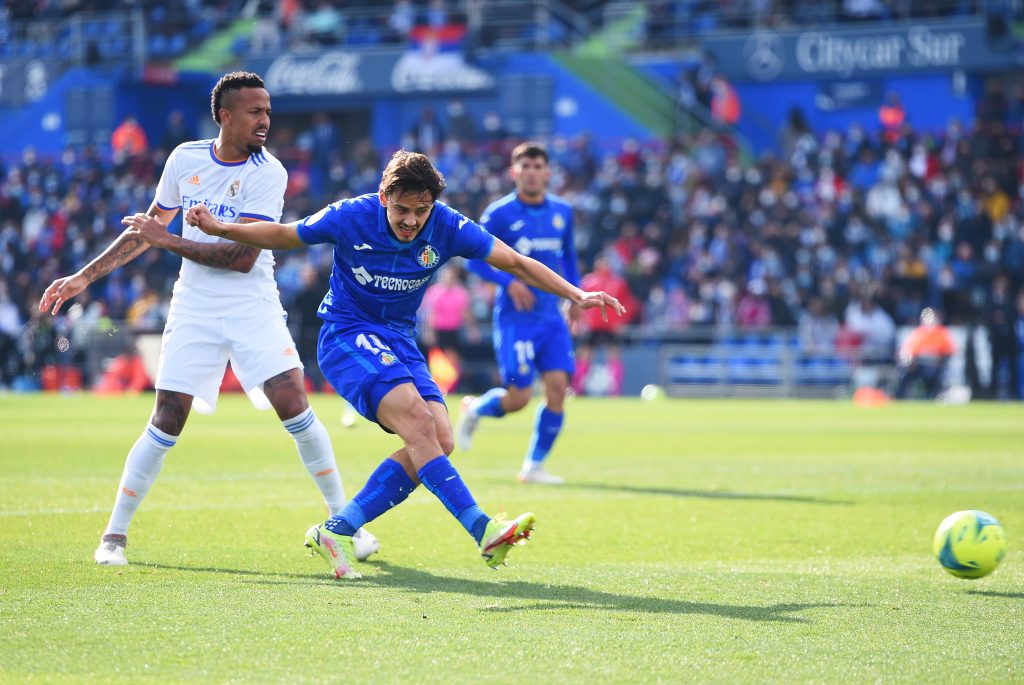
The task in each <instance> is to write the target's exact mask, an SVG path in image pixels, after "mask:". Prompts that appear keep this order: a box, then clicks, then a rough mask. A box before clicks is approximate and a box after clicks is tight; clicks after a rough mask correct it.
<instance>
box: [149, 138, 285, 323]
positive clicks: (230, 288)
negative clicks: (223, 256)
mask: <svg viewBox="0 0 1024 685" xmlns="http://www.w3.org/2000/svg"><path fill="white" fill-rule="evenodd" d="M287 183H288V172H287V171H285V168H284V166H283V165H282V164H281V162H279V161H278V160H277V158H275V157H274V156H273V155H271V154H270V153H269V152H267V150H266V149H264V150H263V151H262V152H259V153H256V154H251V155H249V157H248V158H247V159H245V160H243V161H240V162H225V161H223V160H221V159H219V158H218V157H217V155H216V153H215V152H214V141H213V140H197V141H193V142H188V143H182V144H181V145H179V146H178V147H177V148H175V149H174V151H173V152H171V154H170V156H169V157H168V158H167V165H166V166H165V167H164V172H163V174H161V176H160V182H159V183H158V184H157V187H156V203H157V205H158V206H159V207H160V208H161V209H181V211H182V212H187V211H188V209H189V208H190V207H192V206H194V205H197V204H204V205H206V206H207V207H209V208H210V212H211V213H212V214H213V215H214V216H215V217H217V218H218V219H220V220H221V221H224V222H229V223H237V222H239V221H242V220H243V219H256V220H262V221H280V220H281V212H282V211H283V210H284V191H285V186H286V185H287ZM182 237H184V238H187V239H188V240H194V241H195V242H199V243H225V242H231V241H229V240H226V239H224V238H216V237H214V236H208V235H206V234H205V233H203V232H202V231H200V230H199V229H198V228H195V227H194V226H189V225H188V224H187V223H185V224H184V226H183V228H182ZM268 299H269V300H271V301H273V302H274V303H276V304H277V306H280V297H279V295H278V292H277V283H276V282H275V281H274V255H273V253H272V252H271V251H270V250H261V251H260V256H259V257H258V258H257V260H256V264H255V265H253V268H252V270H251V271H249V273H247V274H243V273H239V272H237V271H231V270H229V269H218V268H214V267H209V266H203V265H202V264H197V263H196V262H193V261H191V260H189V259H182V261H181V272H180V274H179V275H178V281H177V282H176V283H175V284H174V292H173V297H172V298H171V311H172V312H176V313H178V314H186V315H197V316H223V315H224V314H225V313H228V312H236V313H237V312H239V311H240V310H241V309H242V308H244V307H247V306H252V305H253V304H256V303H259V302H260V301H261V300H268Z"/></svg>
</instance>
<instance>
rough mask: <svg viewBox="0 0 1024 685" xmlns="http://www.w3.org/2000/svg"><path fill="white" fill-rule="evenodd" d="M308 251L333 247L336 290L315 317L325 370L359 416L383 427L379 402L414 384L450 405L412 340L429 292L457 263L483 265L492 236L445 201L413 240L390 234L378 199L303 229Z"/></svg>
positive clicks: (309, 221)
mask: <svg viewBox="0 0 1024 685" xmlns="http://www.w3.org/2000/svg"><path fill="white" fill-rule="evenodd" d="M297 228H298V234H299V238H300V239H301V240H302V241H303V242H305V243H307V244H315V243H330V244H332V245H334V269H333V271H332V272H331V285H330V290H328V292H327V295H325V296H324V299H323V302H322V303H321V304H320V309H319V310H318V311H317V313H318V314H319V316H320V318H321V319H324V321H325V322H326V323H325V324H324V326H323V328H322V329H321V330H320V339H319V343H318V345H317V360H318V361H319V363H320V370H321V372H323V374H324V376H325V377H326V378H327V380H328V381H329V382H330V384H331V385H332V386H333V387H334V389H335V390H336V391H337V392H338V394H339V395H341V396H342V397H344V398H345V399H346V400H348V401H349V403H351V404H352V406H353V407H355V409H356V411H358V412H359V413H360V414H362V415H363V416H365V417H366V418H367V419H369V420H371V421H375V422H376V421H377V407H378V405H379V404H380V401H381V399H382V398H383V397H384V396H385V395H386V394H387V393H388V392H389V391H390V390H391V389H392V388H394V387H396V386H397V385H399V384H402V383H412V384H413V385H415V386H416V390H417V392H419V394H420V396H421V397H422V398H423V399H425V400H430V401H435V402H439V403H442V404H443V403H444V397H443V396H442V394H441V391H440V390H439V389H438V387H437V384H436V383H435V382H434V380H433V378H431V376H430V370H429V369H428V368H427V364H426V362H425V361H424V359H423V355H422V354H421V353H420V351H419V349H418V348H417V347H416V340H415V338H414V333H415V326H416V310H417V309H419V306H420V302H421V301H422V300H423V293H424V292H425V291H426V285H427V283H428V282H429V281H430V278H431V277H432V276H433V275H434V273H435V272H436V271H437V270H438V268H439V267H440V266H441V265H442V264H444V263H445V262H446V261H448V260H449V259H451V258H452V257H459V256H461V257H466V258H469V259H484V258H486V257H487V256H488V255H490V253H491V250H492V249H493V247H494V237H493V236H492V235H491V234H490V233H488V232H487V231H485V230H484V229H483V228H481V227H480V226H479V225H478V224H476V223H474V222H472V221H470V220H469V219H467V218H466V217H464V216H462V215H461V214H459V213H458V212H456V211H455V210H454V209H452V208H451V207H449V206H448V205H446V204H444V203H442V202H435V203H434V208H433V209H432V210H431V212H430V217H429V218H428V219H427V223H426V224H425V225H424V226H423V228H422V229H421V230H420V232H419V234H418V235H417V236H416V238H415V239H414V240H412V241H411V242H408V243H403V242H401V241H399V240H398V239H396V238H395V237H394V236H393V235H392V234H391V231H390V230H389V228H388V220H387V214H386V210H385V208H384V207H383V206H382V205H381V204H380V200H379V199H378V198H377V195H376V194H371V195H362V196H360V197H356V198H352V199H349V200H342V201H341V202H335V203H334V204H332V205H329V206H327V207H324V208H323V209H322V210H320V211H319V212H317V213H316V214H314V215H312V216H309V217H306V218H305V219H303V220H302V221H299V222H298V225H297Z"/></svg>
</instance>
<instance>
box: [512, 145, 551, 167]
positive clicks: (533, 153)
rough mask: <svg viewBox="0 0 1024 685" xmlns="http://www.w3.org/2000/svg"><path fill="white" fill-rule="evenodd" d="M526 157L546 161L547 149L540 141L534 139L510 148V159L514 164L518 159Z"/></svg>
mask: <svg viewBox="0 0 1024 685" xmlns="http://www.w3.org/2000/svg"><path fill="white" fill-rule="evenodd" d="M524 157H526V158H527V159H538V158H539V159H543V160H544V161H545V162H548V161H550V160H548V149H547V148H546V147H544V145H542V144H541V143H538V142H536V141H532V140H531V141H528V142H525V143H520V144H519V145H516V146H515V147H514V148H513V149H512V154H511V160H512V163H513V164H515V163H516V162H518V161H519V160H520V159H523V158H524Z"/></svg>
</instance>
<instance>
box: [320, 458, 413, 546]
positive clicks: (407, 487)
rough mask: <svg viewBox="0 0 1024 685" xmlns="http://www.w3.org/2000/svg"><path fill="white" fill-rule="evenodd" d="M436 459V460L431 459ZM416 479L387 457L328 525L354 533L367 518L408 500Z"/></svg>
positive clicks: (343, 533)
mask: <svg viewBox="0 0 1024 685" xmlns="http://www.w3.org/2000/svg"><path fill="white" fill-rule="evenodd" d="M431 463H433V462H431ZM415 489H416V483H414V482H413V480H412V478H409V476H408V475H407V474H406V473H405V469H403V468H402V465H401V464H399V463H398V462H397V461H395V460H394V459H385V460H384V461H382V462H381V464H380V466H378V467H377V469H376V470H375V471H374V472H373V473H372V474H370V477H369V479H368V480H367V481H366V485H364V486H363V489H362V490H360V491H359V494H358V495H356V496H355V497H353V498H352V499H351V500H350V501H349V503H348V504H346V505H345V506H344V508H342V510H341V511H339V512H338V513H337V514H335V515H334V516H332V517H331V518H330V519H328V521H327V523H326V524H325V527H326V528H327V530H329V531H331V532H332V533H335V534H337V535H354V534H355V532H356V531H357V530H359V529H360V528H362V527H363V526H364V525H366V523H367V522H369V521H372V520H373V519H375V518H377V517H378V516H380V515H381V514H383V513H384V512H386V511H387V510H388V509H391V508H393V507H395V506H398V505H399V504H400V503H402V502H404V501H405V499H406V498H407V497H408V496H409V493H411V492H412V491H413V490H415Z"/></svg>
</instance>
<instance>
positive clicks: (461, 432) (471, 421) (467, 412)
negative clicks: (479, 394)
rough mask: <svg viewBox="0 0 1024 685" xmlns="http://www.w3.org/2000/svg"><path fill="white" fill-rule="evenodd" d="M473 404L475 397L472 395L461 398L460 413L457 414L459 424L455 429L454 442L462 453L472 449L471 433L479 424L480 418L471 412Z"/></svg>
mask: <svg viewBox="0 0 1024 685" xmlns="http://www.w3.org/2000/svg"><path fill="white" fill-rule="evenodd" d="M474 402H476V397H474V396H472V395H466V396H465V397H463V398H462V411H461V412H459V423H458V425H456V427H455V442H456V444H458V446H459V449H460V450H462V451H463V452H468V451H469V450H471V449H472V448H473V433H475V432H476V427H477V425H478V424H479V423H480V417H479V416H477V414H476V412H475V411H473V403H474Z"/></svg>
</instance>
